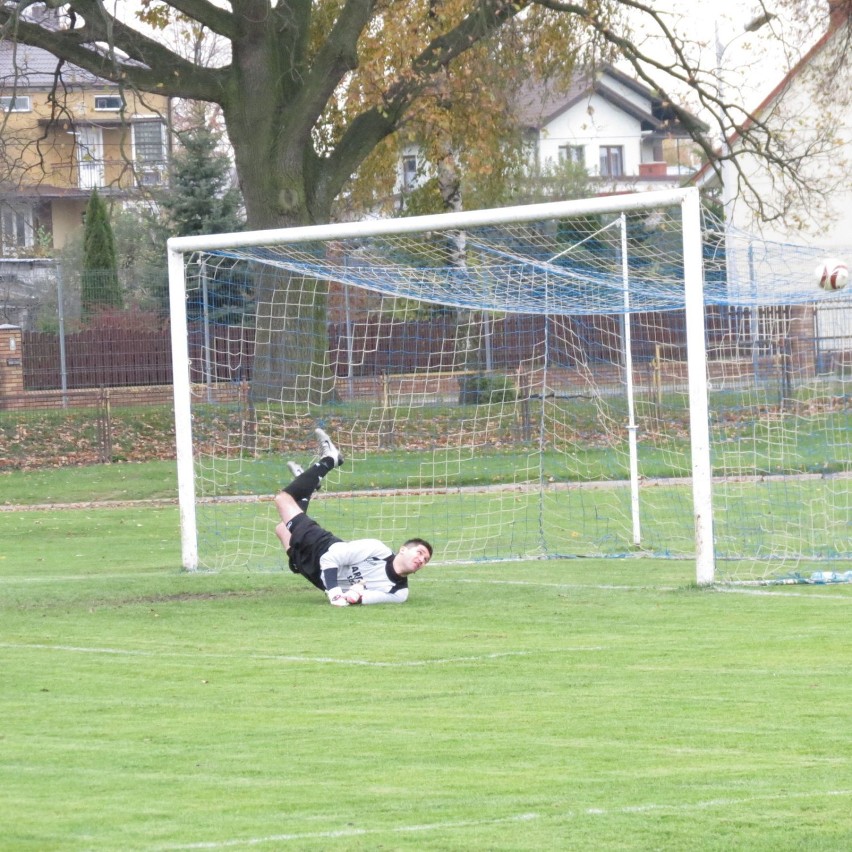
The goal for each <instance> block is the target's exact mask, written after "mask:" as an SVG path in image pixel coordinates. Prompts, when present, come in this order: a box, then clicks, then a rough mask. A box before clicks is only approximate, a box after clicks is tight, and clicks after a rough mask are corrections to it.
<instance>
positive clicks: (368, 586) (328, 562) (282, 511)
mask: <svg viewBox="0 0 852 852" xmlns="http://www.w3.org/2000/svg"><path fill="white" fill-rule="evenodd" d="M316 434H317V438H319V444H320V448H319V456H320V457H319V461H317V462H314V463H313V464H312V465H311V466H310V467H309V468H307V469H306V470H304V469H302V467H301V466H300V465H298V464H297V463H296V462H292V461H291V462H288V463H287V466H288V467H289V468H290V472H291V473H292V474H293V476H294V479H293V481H292V482H291V483H290V484H289V485H288V486H287V487H286V488H284V489H283V490H282V491H280V492H279V493H278V494H277V495H276V497H275V505H276V507H277V509H278V514H279V515H280V516H281V522H280V523H279V524H278V525H277V526H276V527H275V534H276V535H277V536H278V538H279V539H280V540H281V544H282V545H283V546H284V550H285V551H286V552H287V558H288V559H289V562H290V570H291V571H293V573H295V574H301V575H302V576H303V577H305V578H307V579H308V580H309V581H310V582H311V583H313V584H314V585H315V586H316V587H317V588H318V589H319V590H320V591H323V592H325V593H326V595H327V596H328V600H329V603H330V604H331V605H332V606H352V605H355V604H380V603H405V602H406V601H407V600H408V578H409V577H410V576H411V575H412V574H414V573H416V572H417V571H419V570H420V569H421V568H422V567H423V566H424V565H426V563H427V562H428V561H429V560H430V559H431V558H432V545H431V544H429V542H428V541H424V540H423V539H422V538H410V539H408V541H406V542H405V543H404V544H403V545H402V546H401V547H400V549H399V552H398V553H394V552H393V551H392V550H391V549H390V548H389V547H388V546H387V545H386V544H383V543H382V542H381V541H378V540H377V539H374V538H363V539H355V540H353V541H343V540H342V539H339V538H338V537H337V536H336V535H333V534H332V533H330V532H329V531H328V530H325V529H323V528H322V527H321V526H320V525H319V524H318V523H317V522H316V521H315V520H314V519H313V518H311V517H309V516H308V514H307V510H308V504H309V503H310V500H311V497H313V495H314V493H315V492H316V491H318V490H319V487H320V484H321V482H322V479H323V477H324V476H325V475H326V474H327V473H330V472H331V471H332V470H334V468H335V467H339V466H340V465H341V464H343V456H342V455H341V454H340V450H338V448H337V447H336V446H335V445H334V444H333V443H332V441H331V438H329V437H328V435H327V434H326V433H325V432H324V431H323V430H322V429H317V430H316Z"/></svg>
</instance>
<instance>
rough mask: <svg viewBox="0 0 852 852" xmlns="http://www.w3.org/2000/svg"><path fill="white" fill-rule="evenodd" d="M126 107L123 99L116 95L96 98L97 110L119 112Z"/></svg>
mask: <svg viewBox="0 0 852 852" xmlns="http://www.w3.org/2000/svg"><path fill="white" fill-rule="evenodd" d="M123 106H124V101H123V100H122V98H120V97H118V96H114V95H102V96H101V97H97V98H95V109H98V110H106V111H109V112H118V111H119V110H120V109H121V108H122V107H123Z"/></svg>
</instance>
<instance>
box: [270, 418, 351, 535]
mask: <svg viewBox="0 0 852 852" xmlns="http://www.w3.org/2000/svg"><path fill="white" fill-rule="evenodd" d="M316 435H317V438H318V439H319V461H316V462H314V463H313V464H312V465H311V466H310V467H308V468H307V470H304V469H302V467H301V466H300V465H298V464H296V463H295V462H288V463H287V466H288V467H289V468H290V471H291V472H292V473H294V474H295V476H294V479H293V481H292V482H291V483H290V484H289V485H288V486H287V487H286V488H284V493H286V494H289V495H290V496H291V497H292V498H293V500H294V501H295V502H296V503H297V505H299V507H300V508H301V510H302V511H303V512H306V511H307V509H308V503H309V502H310V499H311V497H312V496H313V494H314V492H315V491H317V490H318V489H319V487H320V483H321V482H322V478H323V477H324V476H325V475H326V474H327V473H330V472H331V471H332V470H334V468H335V467H339V466H340V465H342V464H343V456H342V455H341V453H340V450H338V449H337V447H336V446H335V445H334V443H333V442H332V440H331V438H329V437H328V435H327V434H326V433H325V432H324V431H323V430H322V429H317V430H316ZM277 502H278V501H277V500H276V503H277ZM280 511H281V509H280V508H279V512H280ZM288 519H289V518H284V517H283V516H282V520H285V521H286V520H288Z"/></svg>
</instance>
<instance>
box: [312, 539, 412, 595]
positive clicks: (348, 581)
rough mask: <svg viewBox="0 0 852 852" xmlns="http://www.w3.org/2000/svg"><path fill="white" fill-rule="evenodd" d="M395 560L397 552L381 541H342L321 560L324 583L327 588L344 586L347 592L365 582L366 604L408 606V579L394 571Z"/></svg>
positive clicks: (333, 546)
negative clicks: (404, 604) (406, 602)
mask: <svg viewBox="0 0 852 852" xmlns="http://www.w3.org/2000/svg"><path fill="white" fill-rule="evenodd" d="M393 560H394V553H393V551H392V550H391V549H390V548H389V547H388V546H387V545H386V544H384V543H382V542H381V541H379V540H378V539H374V538H361V539H356V540H354V541H338V542H335V543H334V544H333V545H331V547H329V549H328V550H327V551H326V552H325V553H324V554H323V555H322V556H321V557H320V570H321V572H322V581H323V583H324V585H325V587H326V589H331V588H334V587H335V586H340V588H341V589H342V590H343V592H344V593H345V592H346V591H347V590H348V589H349V588H351V587H352V586H354V585H355V584H356V583H362V584H363V585H364V588H365V591H364V594H363V596H362V598H361V603H362V604H378V603H405V601H407V600H408V578H407V577H400V575H399V574H397V573H396V571H394V569H393Z"/></svg>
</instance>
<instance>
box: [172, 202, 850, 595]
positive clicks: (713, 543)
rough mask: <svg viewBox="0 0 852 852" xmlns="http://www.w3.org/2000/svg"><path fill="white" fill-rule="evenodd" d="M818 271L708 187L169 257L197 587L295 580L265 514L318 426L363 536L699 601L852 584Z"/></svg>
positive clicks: (328, 518)
mask: <svg viewBox="0 0 852 852" xmlns="http://www.w3.org/2000/svg"><path fill="white" fill-rule="evenodd" d="M815 263H816V260H814V258H813V256H811V255H809V254H808V252H807V251H805V250H804V249H801V248H800V247H799V248H797V247H787V246H773V245H770V244H767V243H759V244H758V243H755V242H754V241H749V242H747V243H746V242H741V243H740V242H737V239H735V238H734V237H733V236H732V235H731V234H730V233H729V234H727V235H723V234H722V232H721V230H720V229H719V228H718V227H716V226H714V225H713V224H712V223H711V222H709V221H708V220H706V219H704V218H703V217H702V215H701V210H700V205H699V201H698V195H697V191H695V190H692V189H689V190H677V191H671V192H660V193H642V194H637V195H632V196H619V197H613V198H594V199H584V200H580V201H571V202H559V203H554V204H544V205H532V206H529V207H516V208H505V209H500V210H487V211H472V212H468V213H459V214H446V215H443V216H426V217H413V218H410V219H395V220H382V221H362V222H354V223H342V224H337V225H328V226H315V227H308V228H296V229H285V230H281V231H267V232H247V233H242V234H225V235H211V236H208V237H191V238H189V237H184V238H175V239H173V240H170V242H169V267H170V294H171V314H172V317H171V319H172V349H173V357H174V374H175V376H174V384H175V417H176V432H177V442H178V473H179V497H180V505H181V525H182V545H183V560H184V565H185V567H187V568H188V569H194V568H198V567H205V568H211V569H217V570H221V569H224V568H232V567H236V568H249V569H253V570H259V569H261V568H264V569H265V568H271V569H275V568H280V567H282V566H283V564H284V554H283V553H282V552H281V548H280V545H279V543H278V540H277V538H276V537H275V534H274V526H275V522H276V518H275V516H274V506H273V505H272V503H271V500H270V499H268V498H271V496H272V495H273V494H274V493H275V492H276V491H277V490H278V489H280V488H281V487H282V486H283V485H285V484H286V482H287V480H288V471H287V465H286V462H287V461H288V460H292V461H296V462H298V463H299V464H301V465H305V464H306V463H309V462H310V461H311V460H312V459H313V458H314V457H315V454H316V446H315V437H314V429H315V428H316V427H318V426H319V427H322V428H323V429H325V430H326V431H327V432H329V434H330V435H331V436H332V438H333V439H334V441H335V443H337V444H338V446H339V447H340V449H341V450H342V452H343V455H344V456H345V458H346V462H345V464H344V465H343V466H342V467H341V468H338V469H335V470H334V471H332V473H331V474H329V476H327V477H326V479H325V480H324V483H323V490H322V492H321V493H320V496H318V497H317V498H316V500H315V501H314V502H312V504H311V513H312V514H313V515H315V516H316V518H317V520H318V521H319V522H320V523H322V524H324V525H325V526H327V527H328V528H329V529H331V530H332V531H333V532H334V533H335V534H336V535H338V536H340V537H341V538H355V537H359V538H360V537H371V538H380V539H382V540H384V541H386V542H387V543H388V544H389V545H390V546H391V547H396V546H398V545H399V544H400V543H401V542H402V541H403V540H404V539H405V538H406V537H408V536H412V535H417V536H422V537H424V538H427V539H429V540H430V541H431V542H432V543H433V544H434V546H435V550H436V554H435V558H436V559H438V560H447V561H468V560H489V559H507V558H518V559H530V558H549V557H580V556H596V557H609V556H611V557H626V556H651V557H661V558H673V557H674V558H685V559H693V560H694V561H695V565H696V579H697V581H698V582H699V583H702V584H703V583H709V582H714V581H719V580H728V579H741V580H755V579H772V578H789V577H795V576H805V575H804V574H802V572H806V573H807V572H811V571H817V570H821V571H826V570H828V569H829V567H830V566H831V565H840V563H842V561H843V560H849V559H850V555H852V554H850V551H852V544H850V540H849V529H850V526H851V525H852V517H850V496H849V488H848V485H849V482H848V478H849V476H850V470H852V463H850V451H849V446H850V438H849V435H850V431H852V422H850V402H849V400H850V381H852V375H851V374H852V358H850V353H852V346H850V339H852V336H851V335H850V329H849V316H850V304H849V300H848V297H847V296H846V295H845V293H844V292H842V291H841V292H838V293H824V292H823V291H821V290H819V288H818V287H816V285H815V284H814V282H813V273H812V270H813V267H814V265H815ZM252 498H254V499H252ZM835 573H837V572H835Z"/></svg>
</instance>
